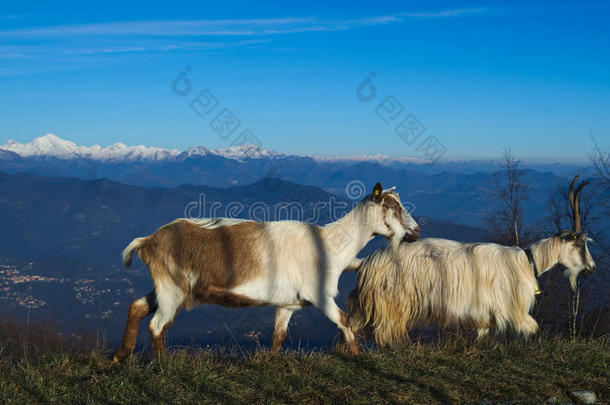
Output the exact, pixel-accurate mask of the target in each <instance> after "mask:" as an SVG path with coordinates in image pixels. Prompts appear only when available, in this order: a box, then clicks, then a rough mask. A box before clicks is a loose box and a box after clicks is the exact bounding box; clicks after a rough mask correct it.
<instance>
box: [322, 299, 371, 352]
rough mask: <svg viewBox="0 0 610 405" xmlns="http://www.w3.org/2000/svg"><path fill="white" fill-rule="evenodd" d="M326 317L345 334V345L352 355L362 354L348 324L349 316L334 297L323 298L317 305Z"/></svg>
mask: <svg viewBox="0 0 610 405" xmlns="http://www.w3.org/2000/svg"><path fill="white" fill-rule="evenodd" d="M315 306H316V308H318V309H319V310H320V311H321V312H322V313H323V314H324V315H326V316H327V317H328V319H330V320H331V321H332V322H334V323H335V325H337V327H338V328H339V329H341V332H343V338H344V339H345V343H346V344H347V347H348V348H349V350H350V352H351V353H352V354H355V355H358V354H360V346H359V345H358V342H357V341H356V338H355V337H354V333H353V332H352V330H351V328H350V327H349V325H348V322H347V315H346V314H345V312H343V311H341V309H340V308H339V307H338V306H337V304H336V303H335V300H334V299H333V298H332V297H324V298H322V300H321V302H320V303H319V304H316V305H315Z"/></svg>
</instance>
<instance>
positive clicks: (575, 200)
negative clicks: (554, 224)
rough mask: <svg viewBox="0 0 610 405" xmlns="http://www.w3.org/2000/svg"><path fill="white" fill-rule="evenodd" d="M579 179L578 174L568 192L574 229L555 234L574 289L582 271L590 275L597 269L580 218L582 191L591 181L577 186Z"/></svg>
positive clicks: (561, 261) (563, 263) (566, 272)
mask: <svg viewBox="0 0 610 405" xmlns="http://www.w3.org/2000/svg"><path fill="white" fill-rule="evenodd" d="M577 181H578V176H574V179H573V180H572V183H571V184H570V191H569V193H568V199H569V203H570V208H571V211H572V224H573V225H574V231H573V232H571V231H562V232H560V233H558V234H557V235H555V237H556V238H558V239H559V243H561V244H562V245H561V250H560V254H559V263H561V264H562V265H564V266H565V267H566V271H565V274H566V276H567V277H568V278H569V279H570V285H571V286H572V290H575V289H576V281H577V279H578V276H579V274H580V273H582V274H585V275H589V274H593V273H595V269H596V266H595V261H594V260H593V257H592V256H591V253H589V248H588V247H587V242H588V241H590V240H591V239H589V238H587V235H586V234H585V233H583V231H582V221H581V218H580V203H579V199H580V192H581V191H582V189H583V187H584V186H586V185H587V184H589V183H588V182H582V183H581V184H580V185H579V186H578V187H575V186H576V182H577Z"/></svg>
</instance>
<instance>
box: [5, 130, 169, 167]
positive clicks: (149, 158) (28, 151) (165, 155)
mask: <svg viewBox="0 0 610 405" xmlns="http://www.w3.org/2000/svg"><path fill="white" fill-rule="evenodd" d="M0 149H2V150H6V151H10V152H14V153H16V154H18V155H20V156H21V157H28V158H29V157H53V158H58V159H75V158H81V159H91V160H98V161H122V160H127V161H145V162H158V161H163V160H168V159H172V158H175V157H176V156H178V154H180V151H177V150H172V149H163V148H155V147H146V146H143V145H138V146H127V145H125V144H123V143H120V142H119V143H115V144H114V145H110V146H106V147H102V146H99V145H93V146H80V145H77V144H75V143H74V142H70V141H68V140H65V139H62V138H60V137H58V136H56V135H53V134H46V135H45V136H41V137H39V138H36V139H34V140H33V141H32V142H28V143H25V144H23V143H18V142H15V141H8V142H7V143H6V144H5V145H3V146H0Z"/></svg>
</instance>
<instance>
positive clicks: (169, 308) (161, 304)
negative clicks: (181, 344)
mask: <svg viewBox="0 0 610 405" xmlns="http://www.w3.org/2000/svg"><path fill="white" fill-rule="evenodd" d="M155 291H156V294H157V311H156V312H155V315H154V316H153V317H152V319H151V320H150V324H149V325H148V331H149V332H150V340H151V349H152V352H153V355H154V356H155V357H160V356H163V355H164V354H165V342H164V338H165V331H166V330H167V328H168V327H169V326H170V325H171V323H172V322H173V321H174V318H175V317H176V314H177V313H178V311H179V310H180V308H182V306H183V304H184V299H185V297H184V293H183V292H182V290H180V288H178V287H177V286H176V285H175V284H174V283H172V282H171V281H165V282H160V283H158V284H157V285H155Z"/></svg>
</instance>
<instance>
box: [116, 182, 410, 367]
mask: <svg viewBox="0 0 610 405" xmlns="http://www.w3.org/2000/svg"><path fill="white" fill-rule="evenodd" d="M374 235H382V236H385V237H386V238H388V239H390V240H391V241H392V244H393V245H395V246H398V243H400V241H401V240H402V239H408V240H413V239H417V237H419V228H418V226H417V223H416V222H415V221H414V220H413V218H412V217H411V216H410V215H409V213H408V212H407V211H406V210H405V209H404V208H403V206H402V204H401V202H400V199H399V197H398V194H397V193H395V192H394V191H392V190H382V188H381V185H380V184H379V183H377V184H376V185H375V187H374V189H373V193H372V194H371V195H369V196H367V197H366V198H365V199H364V200H363V201H362V202H360V203H359V204H358V205H357V206H356V207H355V208H354V209H353V210H352V211H350V212H349V213H348V214H346V215H345V216H344V217H343V218H341V219H339V220H338V221H335V222H332V223H330V224H327V225H325V226H317V225H312V224H307V223H303V222H296V221H277V222H254V221H243V220H234V219H226V218H225V219H211V220H207V219H206V220H199V221H198V220H188V219H178V220H176V221H173V222H171V223H169V224H167V225H165V226H163V227H161V228H160V229H159V230H158V231H157V232H155V233H154V234H152V235H150V236H146V237H143V238H136V239H134V240H133V241H132V242H131V243H130V244H129V245H128V246H127V247H126V248H125V250H124V252H123V262H124V264H125V265H126V266H129V265H130V263H131V256H132V253H133V251H137V253H138V255H139V256H140V258H141V259H142V261H143V262H144V263H145V264H146V265H147V266H148V269H149V271H150V275H151V278H152V279H153V283H154V286H155V288H154V290H153V291H152V292H150V293H149V294H148V295H147V296H146V297H142V298H140V299H138V300H136V301H134V302H133V303H132V304H131V306H130V307H129V312H128V317H127V323H126V326H125V332H124V334H123V340H122V343H121V347H120V348H119V350H118V351H117V352H116V354H115V357H114V360H115V361H121V360H123V359H125V358H126V357H127V356H129V354H131V353H132V352H133V349H134V347H135V343H136V338H137V333H138V326H139V324H140V321H141V320H142V318H144V317H145V316H146V315H147V314H149V313H152V312H155V314H154V316H153V318H152V320H151V321H150V325H149V331H150V334H151V340H152V349H153V353H154V354H155V355H160V354H162V353H164V351H165V348H164V342H163V337H164V333H165V331H166V329H167V327H168V326H169V325H170V324H171V322H172V321H173V320H174V317H175V316H176V313H177V312H178V311H179V310H180V308H182V307H186V308H187V309H188V308H190V307H192V306H194V305H197V304H206V303H208V304H218V305H224V306H231V307H241V306H260V305H275V306H276V307H277V310H276V317H275V329H274V331H273V343H272V351H278V350H279V349H280V348H281V346H282V343H283V342H284V339H285V338H286V332H287V327H288V322H289V320H290V317H291V315H292V313H293V312H294V311H295V310H297V309H300V308H302V307H304V306H308V305H314V306H315V307H316V308H317V309H319V310H320V311H321V312H322V313H324V314H325V315H326V316H327V317H328V318H329V319H330V320H331V321H333V322H334V323H335V324H336V325H337V326H338V327H339V328H340V329H341V331H342V332H343V337H344V339H345V341H346V343H347V344H348V346H349V348H350V350H351V351H352V352H353V353H358V352H359V348H358V344H357V342H356V340H355V339H354V335H353V333H352V331H351V330H350V329H349V327H348V325H347V317H346V315H345V314H344V313H343V312H342V311H341V310H340V309H339V307H338V306H337V304H336V303H335V301H334V297H335V296H336V295H337V292H338V288H337V287H338V281H339V277H340V275H341V273H342V272H343V270H344V269H345V267H346V266H347V265H348V264H349V263H350V262H352V260H354V258H355V257H356V254H358V252H359V251H360V250H361V249H362V248H363V247H364V245H366V243H367V242H368V241H369V240H370V239H371V238H372V237H373V236H374Z"/></svg>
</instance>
